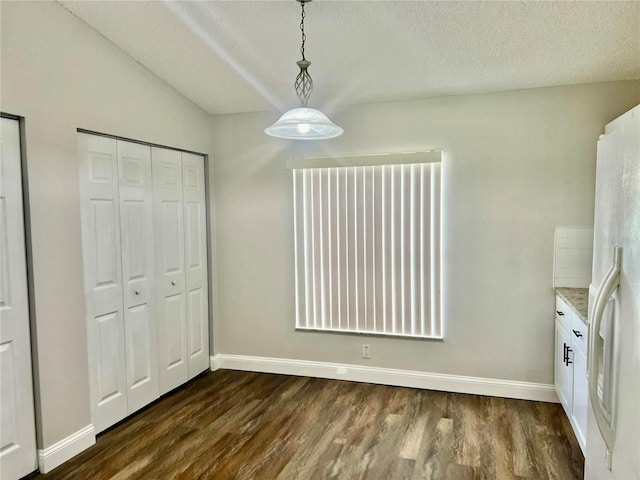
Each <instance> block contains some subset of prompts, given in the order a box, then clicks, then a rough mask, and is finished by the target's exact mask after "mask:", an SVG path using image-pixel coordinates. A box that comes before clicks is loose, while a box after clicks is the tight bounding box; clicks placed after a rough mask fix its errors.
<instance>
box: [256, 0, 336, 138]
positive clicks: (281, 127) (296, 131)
mask: <svg viewBox="0 0 640 480" xmlns="http://www.w3.org/2000/svg"><path fill="white" fill-rule="evenodd" d="M297 1H298V2H299V3H300V5H301V7H302V21H301V22H300V31H301V32H302V46H301V47H300V53H302V60H299V61H297V62H296V64H297V65H298V67H299V68H300V73H299V74H298V76H297V77H296V81H295V88H296V94H297V95H298V99H299V100H300V107H298V108H294V109H292V110H289V111H288V112H286V113H285V114H284V115H282V116H281V117H280V119H279V120H278V121H277V122H276V123H274V124H273V125H271V126H270V127H269V128H265V130H264V132H265V133H266V134H267V135H271V136H272V137H279V138H288V139H291V140H322V139H326V138H334V137H338V136H340V135H342V132H344V130H342V128H340V127H339V126H337V125H336V124H335V123H333V122H332V121H331V120H329V119H328V118H327V116H326V115H325V114H324V113H322V112H321V111H319V110H316V109H315V108H309V107H308V106H307V104H308V102H309V97H310V96H311V91H312V90H313V80H312V79H311V75H309V70H308V69H309V66H310V65H311V62H310V61H309V60H307V58H306V57H305V55H304V45H305V41H306V38H307V36H306V35H305V33H304V18H305V15H306V14H305V12H304V4H305V3H308V2H310V1H311V0H297Z"/></svg>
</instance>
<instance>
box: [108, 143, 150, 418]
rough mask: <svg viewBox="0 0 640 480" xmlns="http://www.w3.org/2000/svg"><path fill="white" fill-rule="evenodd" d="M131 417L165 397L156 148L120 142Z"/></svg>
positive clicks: (129, 406) (119, 173)
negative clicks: (157, 300) (155, 208)
mask: <svg viewBox="0 0 640 480" xmlns="http://www.w3.org/2000/svg"><path fill="white" fill-rule="evenodd" d="M117 147H118V178H119V184H120V189H119V194H120V230H121V235H120V237H121V245H122V284H123V303H124V339H125V349H126V357H125V358H126V364H127V368H126V371H127V412H128V413H131V412H134V411H136V410H138V409H139V408H141V407H143V406H144V405H146V404H148V403H150V402H152V401H153V400H154V399H156V398H157V397H158V396H159V394H160V390H159V382H158V360H157V343H158V342H157V332H156V315H155V310H156V305H155V273H154V270H155V269H154V262H155V258H154V255H153V243H154V242H153V234H154V231H153V195H152V193H153V184H152V181H151V148H150V147H148V146H145V145H140V144H136V143H131V142H124V141H120V140H118V142H117Z"/></svg>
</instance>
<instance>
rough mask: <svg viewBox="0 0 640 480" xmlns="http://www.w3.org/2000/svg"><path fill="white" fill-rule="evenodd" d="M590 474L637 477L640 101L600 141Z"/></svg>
mask: <svg viewBox="0 0 640 480" xmlns="http://www.w3.org/2000/svg"><path fill="white" fill-rule="evenodd" d="M593 255H594V258H593V273H592V281H591V285H590V287H589V335H590V338H589V354H588V357H589V358H588V370H589V413H588V419H587V440H586V449H585V452H586V455H585V478H586V479H607V480H608V479H615V480H640V105H638V106H637V107H635V108H633V109H632V110H630V111H628V112H627V113H625V114H624V115H621V116H620V117H618V118H617V119H616V120H614V121H612V122H611V123H609V124H608V125H607V126H606V127H605V133H604V135H602V136H601V137H600V140H599V141H598V160H597V170H596V199H595V219H594V244H593Z"/></svg>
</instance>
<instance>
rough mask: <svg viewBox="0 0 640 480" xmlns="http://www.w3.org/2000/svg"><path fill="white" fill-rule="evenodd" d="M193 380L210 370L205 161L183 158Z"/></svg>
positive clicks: (190, 371) (188, 334) (190, 368)
mask: <svg viewBox="0 0 640 480" xmlns="http://www.w3.org/2000/svg"><path fill="white" fill-rule="evenodd" d="M182 185H183V200H184V235H185V272H186V304H187V312H186V315H187V355H188V362H187V363H188V371H189V378H191V377H194V376H195V375H197V374H199V373H200V372H202V371H204V370H206V369H207V368H208V366H209V315H208V312H209V310H208V305H209V302H208V290H207V288H208V279H207V230H206V214H205V212H206V205H205V201H206V195H205V186H204V185H205V179H204V157H202V156H200V155H193V154H190V153H183V154H182Z"/></svg>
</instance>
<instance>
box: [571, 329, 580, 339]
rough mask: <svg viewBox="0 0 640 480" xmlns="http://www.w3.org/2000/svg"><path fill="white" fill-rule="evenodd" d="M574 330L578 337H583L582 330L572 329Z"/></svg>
mask: <svg viewBox="0 0 640 480" xmlns="http://www.w3.org/2000/svg"><path fill="white" fill-rule="evenodd" d="M572 332H573V334H574V335H575V336H576V337H578V338H580V337H582V333H581V332H580V330H572Z"/></svg>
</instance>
